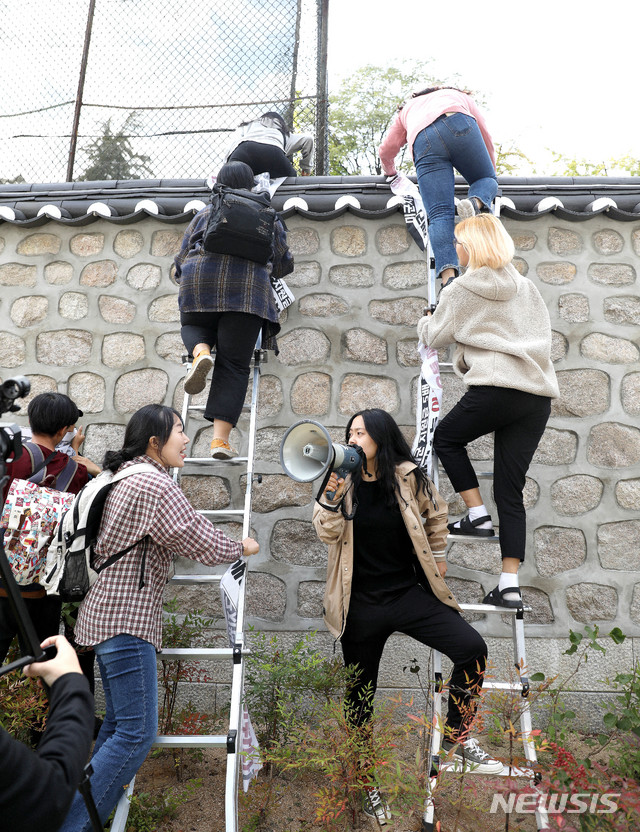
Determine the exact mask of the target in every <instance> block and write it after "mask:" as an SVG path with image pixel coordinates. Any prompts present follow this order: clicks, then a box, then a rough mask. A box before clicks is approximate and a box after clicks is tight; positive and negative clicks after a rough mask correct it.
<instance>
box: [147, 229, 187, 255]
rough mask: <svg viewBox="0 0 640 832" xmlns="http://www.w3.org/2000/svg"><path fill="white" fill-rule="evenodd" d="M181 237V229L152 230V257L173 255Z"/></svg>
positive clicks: (182, 234)
mask: <svg viewBox="0 0 640 832" xmlns="http://www.w3.org/2000/svg"><path fill="white" fill-rule="evenodd" d="M183 237H184V232H183V231H169V230H166V231H154V232H153V234H152V235H151V254H152V255H153V256H154V257H171V258H173V257H175V255H176V254H178V252H179V251H180V247H181V245H182V238H183Z"/></svg>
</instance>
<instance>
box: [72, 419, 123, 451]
mask: <svg viewBox="0 0 640 832" xmlns="http://www.w3.org/2000/svg"><path fill="white" fill-rule="evenodd" d="M124 432H125V426H124V425H115V424H112V423H108V422H107V423H95V424H93V425H89V426H88V427H87V430H86V434H87V438H86V439H85V441H84V445H83V448H82V452H83V454H84V456H86V457H89V459H94V460H96V461H102V460H103V459H104V455H105V454H106V452H107V451H117V450H119V449H120V448H121V447H122V442H123V440H124Z"/></svg>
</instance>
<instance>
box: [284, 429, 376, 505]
mask: <svg viewBox="0 0 640 832" xmlns="http://www.w3.org/2000/svg"><path fill="white" fill-rule="evenodd" d="M362 454H363V452H362V449H361V448H359V447H358V446H357V445H342V444H340V443H338V442H333V441H332V440H331V437H330V436H329V432H328V431H327V429H326V428H325V427H324V426H323V425H321V424H320V423H319V422H296V424H295V425H291V427H290V428H289V430H288V431H287V432H286V433H285V435H284V436H283V438H282V442H281V443H280V464H281V465H282V468H283V470H284V472H285V474H287V476H289V477H291V479H292V480H296V482H311V481H312V480H317V479H318V477H321V476H322V475H323V474H325V473H326V472H327V471H329V470H331V471H335V472H336V474H337V475H338V476H339V477H346V475H347V474H349V473H350V472H351V471H356V470H357V469H358V468H359V467H360V466H361V465H362ZM329 498H330V499H331V495H329Z"/></svg>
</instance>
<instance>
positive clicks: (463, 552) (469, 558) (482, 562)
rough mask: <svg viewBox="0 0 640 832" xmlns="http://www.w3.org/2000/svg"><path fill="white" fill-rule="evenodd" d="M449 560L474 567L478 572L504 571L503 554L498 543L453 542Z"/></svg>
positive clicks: (493, 572)
mask: <svg viewBox="0 0 640 832" xmlns="http://www.w3.org/2000/svg"><path fill="white" fill-rule="evenodd" d="M447 560H448V561H449V563H451V564H455V565H456V566H463V567H464V568H465V569H473V570H475V571H476V572H487V573H489V574H491V575H499V574H500V572H501V571H502V556H501V555H500V547H499V546H498V545H497V544H496V543H487V542H478V543H467V542H465V543H461V542H452V544H451V547H450V548H449V552H448V554H447Z"/></svg>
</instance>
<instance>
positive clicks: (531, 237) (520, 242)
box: [509, 229, 538, 251]
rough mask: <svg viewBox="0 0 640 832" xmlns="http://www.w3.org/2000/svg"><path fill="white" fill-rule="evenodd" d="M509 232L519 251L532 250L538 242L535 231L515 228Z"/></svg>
mask: <svg viewBox="0 0 640 832" xmlns="http://www.w3.org/2000/svg"><path fill="white" fill-rule="evenodd" d="M509 234H510V235H511V239H512V240H513V244H514V246H515V247H516V249H517V250H518V251H531V250H532V249H534V248H535V247H536V243H537V242H538V238H537V237H536V235H535V234H534V233H533V231H513V229H510V230H509Z"/></svg>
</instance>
